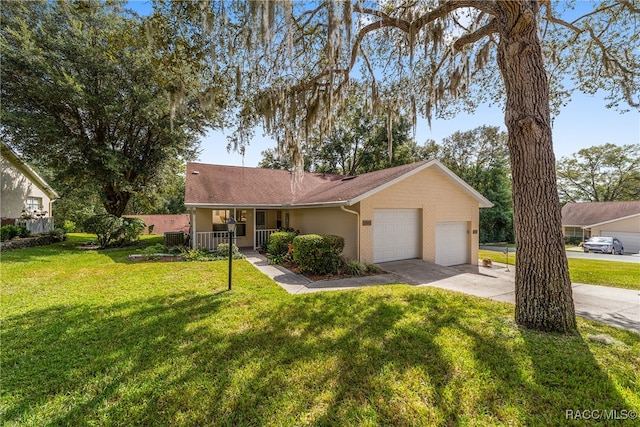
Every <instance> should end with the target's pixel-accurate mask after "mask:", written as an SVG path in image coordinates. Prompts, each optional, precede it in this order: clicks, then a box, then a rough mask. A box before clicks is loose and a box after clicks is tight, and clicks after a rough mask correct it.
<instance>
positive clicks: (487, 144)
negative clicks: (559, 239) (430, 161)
mask: <svg viewBox="0 0 640 427" xmlns="http://www.w3.org/2000/svg"><path fill="white" fill-rule="evenodd" d="M427 150H428V151H429V152H430V153H431V154H432V155H433V156H434V157H436V158H438V159H439V160H440V161H441V162H442V163H443V164H444V165H445V166H447V167H448V168H449V169H451V170H452V171H453V172H454V173H455V174H456V175H458V176H459V177H460V178H462V180H464V181H465V182H466V183H467V184H469V185H470V186H472V187H473V188H475V189H476V190H477V191H478V192H480V193H481V194H482V195H483V196H485V197H486V198H487V199H489V201H491V202H492V203H493V207H492V208H488V209H487V208H484V209H480V236H479V239H480V242H481V243H486V242H513V241H514V236H513V208H512V199H511V182H510V170H509V154H508V150H507V134H506V133H505V132H502V131H500V128H499V127H497V126H480V127H477V128H475V129H472V130H469V131H464V132H454V133H453V134H452V135H450V136H449V137H447V138H444V139H443V140H442V142H441V143H440V144H436V143H435V142H434V141H431V142H430V143H429V144H428V145H427Z"/></svg>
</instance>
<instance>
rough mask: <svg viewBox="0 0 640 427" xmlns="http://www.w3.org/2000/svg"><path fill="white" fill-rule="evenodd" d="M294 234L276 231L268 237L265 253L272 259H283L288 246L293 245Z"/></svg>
mask: <svg viewBox="0 0 640 427" xmlns="http://www.w3.org/2000/svg"><path fill="white" fill-rule="evenodd" d="M295 237H296V233H294V232H289V231H276V232H275V233H272V234H271V236H269V243H267V253H268V254H269V255H271V256H274V257H284V256H285V255H286V254H287V253H288V252H289V245H290V244H291V243H293V239H294V238H295Z"/></svg>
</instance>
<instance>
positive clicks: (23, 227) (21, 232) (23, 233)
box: [18, 225, 31, 238]
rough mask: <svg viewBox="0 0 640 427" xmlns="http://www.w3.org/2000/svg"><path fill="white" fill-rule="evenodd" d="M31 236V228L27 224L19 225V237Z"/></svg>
mask: <svg viewBox="0 0 640 427" xmlns="http://www.w3.org/2000/svg"><path fill="white" fill-rule="evenodd" d="M29 236H31V232H30V231H29V229H28V228H27V226H26V225H19V226H18V237H23V238H24V237H29Z"/></svg>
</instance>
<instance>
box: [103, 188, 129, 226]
mask: <svg viewBox="0 0 640 427" xmlns="http://www.w3.org/2000/svg"><path fill="white" fill-rule="evenodd" d="M131 196H132V194H131V193H130V192H128V191H122V190H117V189H115V188H114V186H113V185H110V184H107V185H105V186H104V187H103V195H102V205H103V206H104V208H105V210H106V211H107V213H109V214H111V215H115V216H117V217H118V218H120V217H121V216H122V215H123V214H124V211H125V209H126V208H127V204H128V203H129V200H130V199H131Z"/></svg>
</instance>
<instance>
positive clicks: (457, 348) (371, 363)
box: [2, 287, 626, 425]
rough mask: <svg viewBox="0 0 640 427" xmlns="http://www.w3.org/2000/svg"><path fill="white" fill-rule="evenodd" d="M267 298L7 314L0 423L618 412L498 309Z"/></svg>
mask: <svg viewBox="0 0 640 427" xmlns="http://www.w3.org/2000/svg"><path fill="white" fill-rule="evenodd" d="M282 296H283V298H271V299H266V298H265V299H261V298H260V295H255V294H252V295H246V294H245V295H243V294H242V293H241V292H238V293H235V292H232V293H228V292H219V293H215V294H207V295H197V294H190V293H181V294H174V295H171V296H168V297H158V298H150V299H144V300H137V301H132V302H130V303H126V304H114V305H110V306H100V307H89V306H83V305H76V306H56V307H52V308H50V309H47V310H42V311H34V312H29V313H26V314H24V315H21V316H16V317H14V318H8V319H6V327H5V328H3V342H4V347H5V348H4V349H3V356H2V357H3V359H4V360H3V367H4V368H3V371H4V375H3V376H4V379H3V394H4V395H5V396H6V397H5V398H4V399H3V400H4V403H3V407H4V412H5V414H4V417H3V418H4V419H5V420H6V421H7V422H14V423H23V424H32V425H37V424H40V425H42V424H53V425H80V424H113V425H118V424H128V425H133V424H136V425H168V424H181V425H184V424H187V425H267V424H276V425H292V424H313V425H358V424H366V423H373V424H384V425H411V424H413V425H415V424H419V425H430V424H432V425H436V424H438V425H455V424H458V423H462V424H465V423H469V422H470V421H471V420H474V421H475V422H476V423H479V424H502V423H508V422H513V423H514V424H523V425H533V424H563V423H564V421H565V420H564V415H565V414H564V413H558V412H559V411H558V408H566V409H571V408H584V409H589V408H587V407H584V405H586V404H587V403H588V404H589V405H591V406H590V408H591V407H592V408H594V409H595V408H612V409H616V408H618V409H625V408H626V405H625V401H624V399H623V398H622V397H621V396H620V395H619V394H618V393H617V391H616V389H615V387H614V386H613V385H612V383H611V380H610V379H609V377H608V376H607V375H606V374H605V373H604V372H603V371H602V370H601V368H600V366H599V365H598V363H597V362H596V361H595V359H594V358H593V356H592V355H591V353H590V351H589V348H588V347H587V346H586V345H585V344H584V343H583V342H582V341H581V339H580V337H578V336H575V337H557V336H553V335H545V334H539V333H533V332H528V331H525V332H519V331H518V330H517V328H514V327H513V325H512V324H511V322H510V321H509V320H508V319H510V318H511V313H510V308H509V306H507V305H501V304H497V303H489V302H487V303H478V302H477V300H476V299H472V298H471V297H461V296H460V295H454V294H450V293H445V292H440V291H437V290H427V289H423V290H414V289H406V288H405V289H398V287H394V289H392V290H391V289H379V290H374V291H373V292H368V293H364V292H359V291H356V292H336V293H331V294H320V295H306V296H302V297H295V298H293V297H289V296H285V295H282ZM478 307H480V308H479V309H478ZM486 310H492V311H494V316H493V317H487V316H486ZM481 312H485V314H484V315H482V313H481ZM558 401H559V402H560V403H558ZM47 408H50V409H47ZM47 411H51V412H50V413H48V412H47Z"/></svg>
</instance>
